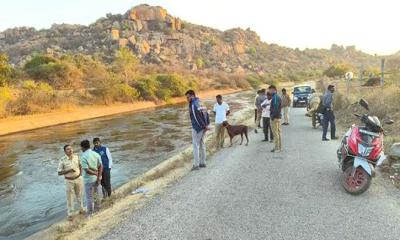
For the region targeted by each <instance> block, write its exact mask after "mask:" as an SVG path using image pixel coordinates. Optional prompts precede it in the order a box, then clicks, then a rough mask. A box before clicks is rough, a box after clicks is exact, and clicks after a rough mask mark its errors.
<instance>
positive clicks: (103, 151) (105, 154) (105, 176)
mask: <svg viewBox="0 0 400 240" xmlns="http://www.w3.org/2000/svg"><path fill="white" fill-rule="evenodd" d="M93 145H94V148H93V151H95V152H97V153H98V154H99V155H100V157H101V163H102V165H103V172H102V178H101V186H102V190H103V196H104V197H110V196H111V167H112V162H113V161H112V157H111V153H110V150H109V149H108V147H105V146H103V145H101V141H100V138H98V137H96V138H93Z"/></svg>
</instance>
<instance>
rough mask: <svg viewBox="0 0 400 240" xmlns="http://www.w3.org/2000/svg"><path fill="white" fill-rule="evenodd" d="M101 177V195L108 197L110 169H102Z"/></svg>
mask: <svg viewBox="0 0 400 240" xmlns="http://www.w3.org/2000/svg"><path fill="white" fill-rule="evenodd" d="M101 176H102V178H101V186H102V190H103V196H104V197H109V196H111V169H109V168H108V169H103V173H102V175H101Z"/></svg>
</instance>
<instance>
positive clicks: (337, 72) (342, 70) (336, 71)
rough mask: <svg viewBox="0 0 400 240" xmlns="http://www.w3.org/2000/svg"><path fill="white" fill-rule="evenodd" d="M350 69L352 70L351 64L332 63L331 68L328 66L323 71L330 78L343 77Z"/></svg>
mask: <svg viewBox="0 0 400 240" xmlns="http://www.w3.org/2000/svg"><path fill="white" fill-rule="evenodd" d="M348 71H350V66H348V65H346V64H336V65H331V66H330V67H329V68H327V69H326V70H325V71H324V72H323V75H325V76H327V77H330V78H334V77H342V76H344V75H345V74H346V72H348Z"/></svg>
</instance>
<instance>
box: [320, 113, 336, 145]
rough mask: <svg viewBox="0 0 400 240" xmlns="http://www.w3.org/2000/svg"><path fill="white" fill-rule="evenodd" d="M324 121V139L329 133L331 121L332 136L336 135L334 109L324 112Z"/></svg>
mask: <svg viewBox="0 0 400 240" xmlns="http://www.w3.org/2000/svg"><path fill="white" fill-rule="evenodd" d="M322 122H323V132H322V139H325V138H326V134H327V133H328V126H329V123H330V124H331V138H333V137H336V123H335V114H333V111H327V112H326V113H324V119H323V121H322Z"/></svg>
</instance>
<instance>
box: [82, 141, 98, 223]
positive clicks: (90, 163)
mask: <svg viewBox="0 0 400 240" xmlns="http://www.w3.org/2000/svg"><path fill="white" fill-rule="evenodd" d="M81 149H82V153H81V157H80V159H81V165H82V170H83V171H82V173H83V182H84V184H85V195H86V206H87V213H88V216H90V215H92V214H93V212H94V211H97V210H99V208H100V196H99V191H98V189H99V188H98V187H99V184H100V181H101V176H102V173H101V172H102V170H103V167H102V165H101V157H100V155H99V154H98V153H96V152H95V151H93V150H92V149H90V142H89V140H83V141H82V142H81Z"/></svg>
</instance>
